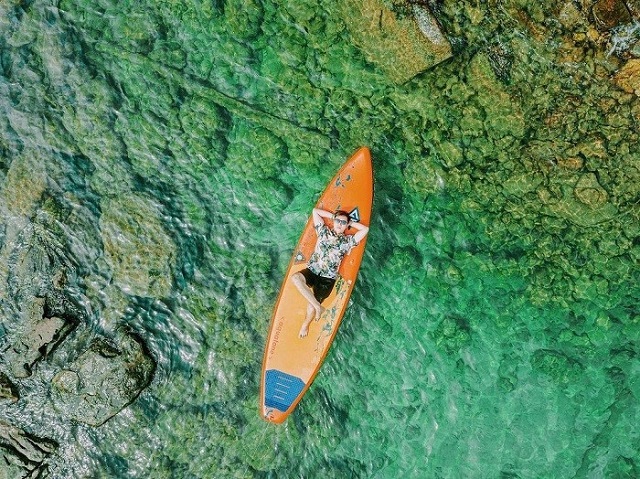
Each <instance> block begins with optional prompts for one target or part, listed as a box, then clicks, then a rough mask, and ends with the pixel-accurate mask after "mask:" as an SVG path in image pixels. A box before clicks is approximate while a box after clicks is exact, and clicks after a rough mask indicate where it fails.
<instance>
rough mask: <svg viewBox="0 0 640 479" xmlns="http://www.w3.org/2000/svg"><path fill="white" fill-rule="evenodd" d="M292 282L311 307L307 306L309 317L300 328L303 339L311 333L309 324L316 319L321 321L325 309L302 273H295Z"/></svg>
mask: <svg viewBox="0 0 640 479" xmlns="http://www.w3.org/2000/svg"><path fill="white" fill-rule="evenodd" d="M291 281H293V285H294V286H295V287H296V288H297V289H298V291H300V294H302V296H303V297H304V299H306V300H307V303H309V305H308V306H307V315H306V317H305V320H304V323H303V324H302V328H300V337H301V338H303V337H305V336H306V335H307V333H308V332H309V324H310V323H311V319H313V318H314V317H315V319H316V320H318V319H320V316H321V315H322V313H323V312H324V308H323V307H322V305H321V304H320V303H318V300H316V298H315V297H314V296H313V291H311V288H309V286H307V283H306V281H305V279H304V276H303V275H302V273H295V274H294V275H293V276H291ZM314 312H315V315H314V314H313V313H314Z"/></svg>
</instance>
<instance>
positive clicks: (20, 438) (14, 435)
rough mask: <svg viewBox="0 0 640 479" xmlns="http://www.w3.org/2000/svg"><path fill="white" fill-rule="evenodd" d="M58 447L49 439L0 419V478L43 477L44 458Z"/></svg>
mask: <svg viewBox="0 0 640 479" xmlns="http://www.w3.org/2000/svg"><path fill="white" fill-rule="evenodd" d="M57 448H58V444H57V443H56V442H55V441H52V440H50V439H42V438H39V437H36V436H33V435H31V434H28V433H27V432H25V431H23V430H22V429H19V428H17V427H15V426H13V425H11V424H9V423H7V422H4V421H0V461H1V462H2V467H0V479H14V478H15V479H17V478H25V479H26V478H33V479H36V478H44V477H46V476H47V475H48V473H47V465H46V464H45V462H44V461H45V460H46V459H47V457H49V456H50V455H51V453H52V452H54V451H55V450H56V449H57Z"/></svg>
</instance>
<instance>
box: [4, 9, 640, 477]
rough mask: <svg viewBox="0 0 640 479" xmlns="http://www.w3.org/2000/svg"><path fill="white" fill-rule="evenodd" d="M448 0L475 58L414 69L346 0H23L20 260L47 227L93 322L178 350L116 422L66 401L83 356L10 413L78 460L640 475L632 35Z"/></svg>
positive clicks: (97, 465)
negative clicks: (363, 168)
mask: <svg viewBox="0 0 640 479" xmlns="http://www.w3.org/2000/svg"><path fill="white" fill-rule="evenodd" d="M435 3H437V4H438V8H437V12H438V18H439V19H440V21H441V23H442V26H443V29H444V31H446V32H447V34H448V35H449V36H450V37H451V43H452V45H453V49H454V55H453V57H452V58H451V59H450V60H448V61H447V62H445V63H443V64H441V65H438V66H436V67H435V68H433V69H431V70H429V71H428V72H426V73H423V74H421V75H419V76H418V77H416V78H414V79H413V80H411V81H410V82H408V83H406V84H403V85H398V84H396V83H393V82H392V81H391V80H389V79H388V78H387V77H386V76H385V74H384V72H383V71H381V70H380V69H379V68H378V66H377V65H376V63H375V62H374V61H372V60H371V59H368V58H367V57H366V55H365V54H364V53H363V52H362V51H361V50H360V49H359V48H357V47H356V46H354V45H353V44H352V42H351V40H350V36H349V33H348V29H347V28H346V26H345V22H347V21H348V20H349V19H347V18H344V16H343V15H344V8H343V4H342V3H340V2H337V1H327V2H314V1H302V0H296V1H295V2H292V3H283V4H276V3H268V2H260V1H257V0H255V1H251V0H250V1H231V0H230V1H227V2H222V1H212V2H192V1H187V2H182V1H181V2H173V1H160V0H149V1H145V0H143V1H136V2H115V1H108V0H100V1H84V0H62V1H59V2H56V1H52V0H49V1H47V0H35V1H31V2H17V1H12V0H4V1H3V2H1V3H0V32H2V35H1V36H0V42H1V46H2V48H1V51H2V53H1V54H0V55H1V56H0V67H1V68H0V92H1V93H0V109H1V111H2V115H0V128H1V131H2V135H1V136H0V141H1V143H0V151H2V155H1V157H0V188H1V189H2V193H1V195H2V196H1V201H2V203H1V204H0V210H1V211H2V216H3V218H4V220H3V227H2V229H1V230H0V231H2V235H1V236H0V246H2V248H3V251H4V252H3V258H7V259H6V262H7V266H6V268H5V267H4V266H3V276H4V270H5V269H7V270H12V269H13V268H14V267H17V266H16V265H15V264H13V263H12V261H15V257H14V256H11V255H10V254H9V253H7V252H10V251H13V250H14V249H16V248H18V247H19V246H20V240H19V238H20V237H21V236H20V234H21V232H22V231H26V230H28V229H29V228H35V229H36V231H38V234H37V235H36V236H37V237H38V238H39V241H40V242H42V243H44V244H45V246H46V248H47V250H48V251H49V252H50V255H51V257H53V258H55V261H53V263H55V264H56V265H59V266H60V267H62V268H63V269H65V271H66V272H67V276H68V286H67V289H68V292H69V294H70V295H72V296H73V297H74V298H75V299H76V300H77V302H78V304H80V305H82V306H83V307H84V308H85V309H86V310H87V312H88V313H87V317H88V325H87V326H88V327H89V328H92V329H94V330H95V331H100V332H102V333H104V334H107V335H108V334H109V333H110V332H113V331H116V330H117V329H118V328H120V327H123V326H126V327H127V328H130V329H132V330H133V331H135V332H137V333H138V334H139V335H140V336H141V337H142V338H143V339H144V340H145V342H146V344H147V345H148V347H149V350H150V351H151V353H152V355H153V356H154V358H155V360H156V361H157V364H158V368H157V371H156V374H155V377H154V379H153V382H152V383H151V385H150V386H149V388H147V389H146V390H145V391H144V392H143V393H142V394H141V395H140V397H138V399H137V400H136V401H135V402H134V403H133V404H132V405H131V406H129V407H128V408H126V409H125V410H124V411H122V412H121V413H120V414H118V415H117V416H115V417H114V418H112V419H111V420H109V421H108V422H107V423H106V424H105V425H103V426H101V427H98V428H92V427H90V426H85V425H82V424H79V423H76V422H74V421H72V420H70V419H69V417H68V416H66V415H65V414H64V411H63V412H59V411H58V412H56V411H54V410H52V408H51V407H50V405H49V399H48V394H49V393H48V386H47V384H48V380H49V379H50V377H51V376H52V375H53V374H54V373H55V371H56V370H57V369H59V368H60V367H61V366H62V365H63V364H64V360H65V358H64V357H62V356H60V355H58V356H56V355H53V356H52V357H51V358H50V359H49V360H48V361H47V362H45V363H43V364H42V365H41V366H40V368H41V370H42V371H43V372H44V373H43V374H41V375H39V376H37V378H36V379H33V380H32V381H31V382H29V383H28V384H26V385H24V387H23V395H22V398H21V400H20V401H19V402H17V403H16V404H14V405H11V406H3V409H2V414H3V416H6V418H8V419H10V420H11V421H12V422H14V423H16V424H19V425H21V426H23V427H25V428H26V429H27V430H29V431H30V432H33V433H34V434H38V435H41V436H45V437H49V438H52V439H55V440H56V441H57V442H58V443H59V444H60V446H59V448H58V450H57V452H56V453H55V454H54V455H53V456H52V457H51V458H50V460H49V471H50V475H51V477H54V478H63V477H64V478H69V477H77V478H85V477H105V478H106V477H131V478H149V477H153V478H174V477H175V478H250V477H265V478H266V477H274V478H275V477H277V478H281V477H305V478H316V477H317V478H331V477H335V478H345V477H354V478H355V477H358V478H360V477H362V478H400V477H402V478H425V477H427V478H432V477H433V478H436V477H439V478H461V477H465V478H467V477H468V478H494V477H501V478H540V477H544V478H559V477H576V478H587V477H588V478H599V477H615V478H623V477H629V478H632V477H639V476H640V470H639V468H640V453H639V451H640V432H639V431H638V428H637V426H636V425H637V424H638V423H640V417H639V416H640V406H639V404H640V402H639V401H638V398H639V397H640V362H639V360H638V354H639V344H640V324H639V318H640V316H639V314H640V313H639V310H638V304H639V302H638V299H639V291H640V290H639V288H638V279H639V273H638V271H639V270H638V267H637V265H638V260H639V256H640V248H639V244H640V242H639V240H638V238H639V230H640V226H639V224H640V221H639V218H638V212H639V210H638V198H639V191H638V188H639V186H638V185H640V182H639V181H638V180H639V179H640V178H639V176H640V169H639V167H638V164H639V163H638V158H639V151H638V132H637V122H638V119H639V118H640V102H639V101H638V98H637V96H635V95H634V94H632V93H626V92H624V91H623V90H622V89H621V88H620V87H619V86H618V85H616V82H615V80H614V76H615V72H616V71H617V70H618V69H619V68H621V67H622V65H624V63H625V61H626V59H625V58H622V57H621V56H615V55H609V54H608V53H609V51H610V48H609V46H610V44H608V43H607V42H608V41H610V39H609V38H608V37H607V36H605V35H601V34H598V32H597V31H595V29H594V28H593V26H591V24H590V23H589V20H588V18H587V16H586V15H585V16H581V15H579V14H578V13H579V11H578V9H577V7H576V6H575V5H573V2H565V3H563V2H560V5H556V4H555V3H553V2H542V3H541V4H539V5H538V4H537V5H529V4H528V2H522V1H517V0H508V1H505V2H488V4H487V5H484V4H481V3H480V2H471V1H470V2H449V1H444V2H435ZM584 3H588V2H584ZM576 12H578V13H576ZM583 17H584V18H583ZM361 145H368V146H369V147H370V148H371V150H372V155H373V162H374V169H375V178H376V191H375V204H374V213H373V220H372V224H371V233H370V237H369V242H368V245H367V253H366V256H365V259H364V261H363V264H362V268H361V272H360V277H359V279H358V283H357V285H356V288H355V291H354V293H353V295H352V299H351V304H350V307H349V310H348V312H347V314H346V316H345V319H344V321H343V323H342V327H341V330H340V332H339V334H338V336H337V339H336V342H335V343H334V345H333V348H332V350H331V352H330V354H329V356H328V358H327V361H326V363H325V365H324V367H323V369H322V370H321V372H320V374H319V375H318V377H317V379H316V381H315V383H314V385H313V386H312V387H311V388H310V390H309V392H308V394H307V395H306V396H305V398H304V399H303V401H302V402H301V403H300V405H299V407H298V409H297V410H296V412H295V413H294V414H293V416H292V417H290V419H289V420H288V421H287V422H286V423H285V424H284V425H282V426H274V425H270V424H267V423H265V422H263V421H262V420H261V419H260V418H259V416H258V398H257V396H258V389H259V375H260V363H261V359H262V352H263V345H264V340H265V337H266V334H267V328H268V323H269V319H270V314H271V309H272V307H273V303H274V301H275V298H276V296H277V292H278V288H279V286H280V282H281V281H282V277H283V274H284V271H285V270H286V266H287V263H288V260H289V258H290V254H291V251H292V249H293V247H294V246H295V243H296V240H297V238H298V235H299V233H300V231H301V229H302V226H303V224H304V222H305V220H306V218H307V216H308V214H309V212H310V207H311V205H312V204H313V203H314V201H315V199H316V198H317V196H318V194H319V193H320V192H321V190H322V189H323V187H324V185H325V183H326V181H327V180H328V179H329V178H331V176H332V175H333V174H334V172H335V171H336V170H337V168H338V167H339V166H340V165H341V164H342V162H343V161H344V160H345V159H346V157H347V156H349V155H350V154H351V153H352V152H353V151H354V150H355V149H356V148H357V147H359V146H361ZM10 291H11V288H9V287H7V286H2V297H1V298H2V300H3V301H5V302H6V303H7V304H9V302H10V301H18V300H19V298H12V297H11V294H10ZM5 309H6V308H5ZM7 321H8V318H5V319H3V322H7Z"/></svg>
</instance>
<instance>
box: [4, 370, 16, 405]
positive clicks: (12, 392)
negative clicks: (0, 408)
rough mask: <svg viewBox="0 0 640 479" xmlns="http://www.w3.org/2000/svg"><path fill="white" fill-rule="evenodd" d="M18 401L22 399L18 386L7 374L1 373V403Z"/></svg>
mask: <svg viewBox="0 0 640 479" xmlns="http://www.w3.org/2000/svg"><path fill="white" fill-rule="evenodd" d="M18 399H20V396H19V394H18V389H17V388H16V386H15V385H14V384H13V383H12V382H11V380H10V379H9V377H8V376H7V375H6V374H4V373H0V403H3V402H5V401H9V402H16V401H17V400H18Z"/></svg>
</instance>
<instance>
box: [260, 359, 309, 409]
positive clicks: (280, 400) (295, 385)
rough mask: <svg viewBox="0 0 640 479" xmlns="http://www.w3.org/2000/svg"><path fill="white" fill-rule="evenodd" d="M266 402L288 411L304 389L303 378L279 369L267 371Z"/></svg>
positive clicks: (269, 405) (266, 404)
mask: <svg viewBox="0 0 640 479" xmlns="http://www.w3.org/2000/svg"><path fill="white" fill-rule="evenodd" d="M265 382H266V387H265V398H264V404H265V406H267V407H272V408H275V409H277V410H278V411H282V412H284V411H286V410H287V409H289V408H290V407H291V404H293V401H295V400H296V398H297V397H298V396H299V395H300V393H301V392H302V390H303V389H304V386H305V384H304V382H303V381H302V379H300V378H298V377H296V376H291V375H290V374H287V373H283V372H282V371H278V370H277V369H270V370H268V371H267V372H266V378H265Z"/></svg>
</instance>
